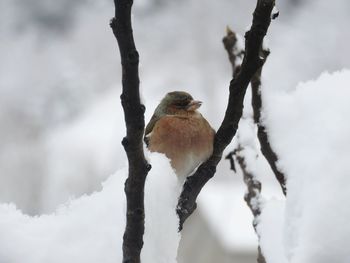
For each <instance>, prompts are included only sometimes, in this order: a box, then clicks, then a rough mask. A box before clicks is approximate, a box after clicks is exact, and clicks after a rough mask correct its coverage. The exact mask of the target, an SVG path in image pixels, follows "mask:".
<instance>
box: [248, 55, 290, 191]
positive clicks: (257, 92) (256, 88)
mask: <svg viewBox="0 0 350 263" xmlns="http://www.w3.org/2000/svg"><path fill="white" fill-rule="evenodd" d="M268 55H269V51H267V50H262V51H261V57H262V58H264V59H265V60H266V58H267V56H268ZM261 70H262V68H260V69H259V70H258V71H257V72H256V73H255V75H254V77H253V78H252V81H251V86H252V106H253V114H254V122H255V123H256V125H257V126H258V134H257V135H258V139H259V142H260V150H261V152H262V154H263V155H264V156H265V158H266V160H267V162H268V163H269V165H270V167H271V169H272V171H273V173H274V174H275V177H276V179H277V181H278V182H279V184H280V186H281V188H282V192H283V194H284V195H286V194H287V189H286V182H285V176H284V174H283V172H282V171H281V170H280V169H279V168H278V167H277V161H278V157H277V154H276V153H275V152H274V151H273V149H272V147H271V144H270V141H269V136H268V134H267V132H266V128H265V126H264V124H263V123H262V121H261V107H262V100H261Z"/></svg>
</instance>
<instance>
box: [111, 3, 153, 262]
mask: <svg viewBox="0 0 350 263" xmlns="http://www.w3.org/2000/svg"><path fill="white" fill-rule="evenodd" d="M132 4H133V1H132V0H114V5H115V17H114V18H113V19H112V20H111V23H110V26H111V28H112V30H113V33H114V36H115V37H116V39H117V41H118V45H119V51H120V57H121V64H122V84H123V92H122V95H121V97H120V98H121V102H122V106H123V109H124V118H125V124H126V137H124V139H123V141H122V144H123V146H124V149H125V152H126V155H127V158H128V163H129V175H128V179H127V180H126V182H125V194H126V201H127V212H126V227H125V232H124V236H123V262H124V263H139V262H140V253H141V249H142V246H143V234H144V228H145V226H144V221H145V213H144V185H145V180H146V176H147V173H148V171H149V170H150V169H151V165H150V164H148V163H147V161H146V159H145V156H144V152H143V141H142V138H143V133H144V127H145V120H144V112H145V106H144V105H142V104H141V101H140V94H139V82H140V81H139V73H138V65H139V54H138V52H137V50H136V47H135V42H134V38H133V33H132V26H131V8H132Z"/></svg>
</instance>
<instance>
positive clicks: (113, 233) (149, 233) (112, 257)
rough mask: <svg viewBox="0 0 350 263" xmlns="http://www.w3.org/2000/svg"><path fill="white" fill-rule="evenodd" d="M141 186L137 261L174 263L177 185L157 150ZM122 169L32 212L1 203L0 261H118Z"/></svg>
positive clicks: (177, 236) (124, 172)
mask: <svg viewBox="0 0 350 263" xmlns="http://www.w3.org/2000/svg"><path fill="white" fill-rule="evenodd" d="M149 158H150V162H151V163H152V167H153V168H152V171H151V172H150V173H149V175H148V178H147V183H146V186H145V213H146V223H145V228H146V230H145V237H144V242H145V245H144V248H143V250H142V262H164V263H165V262H169V263H171V262H176V255H177V248H178V244H179V240H180V234H179V233H178V232H177V227H178V220H177V216H176V214H175V207H176V203H177V196H178V194H179V190H180V184H179V183H178V180H177V177H176V175H175V173H174V172H173V170H172V168H171V167H170V164H169V161H168V159H167V158H166V157H164V156H163V155H161V154H157V153H154V154H151V155H149ZM126 177H127V169H126V168H125V169H121V170H119V171H117V172H116V173H115V174H114V175H112V176H110V177H109V178H108V179H107V180H106V181H105V182H104V183H103V188H102V190H101V191H99V192H96V193H93V194H91V195H89V196H87V195H84V196H82V197H80V198H78V199H75V200H72V201H70V202H68V203H66V204H64V205H61V206H60V207H59V208H57V209H56V211H55V212H54V213H52V214H48V215H41V216H35V217H31V216H28V215H25V214H23V213H22V212H21V211H20V210H17V209H16V207H15V206H14V205H11V204H1V205H0V262H2V263H10V262H13V263H16V262H18V263H19V262H28V263H40V262H42V263H44V262H50V263H54V262H77V263H78V262H91V263H96V262H106V263H107V262H111V263H112V262H121V261H122V237H123V233H124V228H125V212H126V200H125V195H124V181H125V179H126Z"/></svg>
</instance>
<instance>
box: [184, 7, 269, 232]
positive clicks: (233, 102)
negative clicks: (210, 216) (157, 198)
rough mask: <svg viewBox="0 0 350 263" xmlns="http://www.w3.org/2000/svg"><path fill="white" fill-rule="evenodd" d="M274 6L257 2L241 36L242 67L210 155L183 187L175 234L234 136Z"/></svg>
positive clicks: (231, 83)
mask: <svg viewBox="0 0 350 263" xmlns="http://www.w3.org/2000/svg"><path fill="white" fill-rule="evenodd" d="M274 4H275V1H274V0H257V5H256V8H255V11H254V14H253V23H252V26H251V29H250V30H249V31H248V32H246V34H245V46H246V52H245V55H244V58H243V63H242V67H241V70H240V71H239V73H238V75H237V77H234V78H233V79H232V80H231V82H230V87H229V90H230V95H229V101H228V106H227V109H226V113H225V117H224V120H223V122H222V123H221V126H220V128H219V130H218V131H217V133H216V135H215V139H214V150H213V154H212V156H211V157H210V158H209V159H208V160H207V161H206V162H204V163H203V164H201V165H200V166H199V167H198V169H197V171H196V172H195V173H194V175H192V176H190V177H188V178H187V180H186V182H185V184H184V186H183V189H182V193H181V195H180V198H179V201H178V206H177V214H178V216H179V219H180V224H179V230H181V229H182V226H183V223H184V222H185V220H186V219H187V218H188V217H189V216H190V215H191V214H192V212H193V211H194V210H195V209H196V199H197V196H198V194H199V193H200V191H201V189H202V188H203V186H204V185H205V184H206V183H207V181H208V180H209V179H210V178H212V177H213V176H214V174H215V172H216V166H217V164H218V163H219V161H220V160H221V157H222V153H223V151H224V149H225V148H226V147H227V145H228V144H229V143H230V142H231V140H232V138H233V137H234V135H235V134H236V131H237V128H238V122H239V120H240V118H241V116H242V111H243V99H244V95H245V92H246V90H247V87H248V84H249V82H250V80H251V78H252V77H253V75H254V74H255V72H256V71H257V70H258V69H259V68H260V67H261V65H262V63H263V61H262V60H261V59H260V57H259V50H260V48H261V45H262V41H263V38H264V36H265V35H266V32H267V29H268V27H269V25H270V22H271V12H272V9H273V7H274Z"/></svg>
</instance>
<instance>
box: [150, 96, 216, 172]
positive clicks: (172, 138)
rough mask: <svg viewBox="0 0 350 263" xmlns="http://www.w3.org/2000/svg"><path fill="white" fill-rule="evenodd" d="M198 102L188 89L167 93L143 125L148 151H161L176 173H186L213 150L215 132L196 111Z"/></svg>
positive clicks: (199, 103) (199, 104)
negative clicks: (145, 124)
mask: <svg viewBox="0 0 350 263" xmlns="http://www.w3.org/2000/svg"><path fill="white" fill-rule="evenodd" d="M201 105H202V102H201V101H196V100H193V98H192V96H191V95H190V94H188V93H187V92H183V91H173V92H169V93H168V94H166V96H165V97H164V98H163V99H162V101H161V102H160V104H159V105H158V106H157V108H156V109H155V111H154V114H153V116H152V118H151V120H150V121H149V123H148V124H147V126H146V131H145V142H146V144H147V146H148V148H149V150H150V151H151V152H160V153H164V154H165V155H166V156H167V157H168V158H169V159H170V161H171V166H172V167H173V168H174V170H175V172H176V174H177V175H178V176H183V175H185V176H187V175H189V174H190V173H191V172H192V171H193V170H194V169H195V168H196V167H197V166H198V165H199V164H201V163H202V162H204V161H206V160H207V159H208V158H209V157H210V155H211V154H212V152H213V141H214V135H215V131H214V130H213V128H212V127H211V126H210V124H209V123H208V122H207V120H206V119H205V118H204V117H203V116H202V114H200V113H199V112H198V111H197V109H198V108H199V107H200V106H201Z"/></svg>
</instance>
